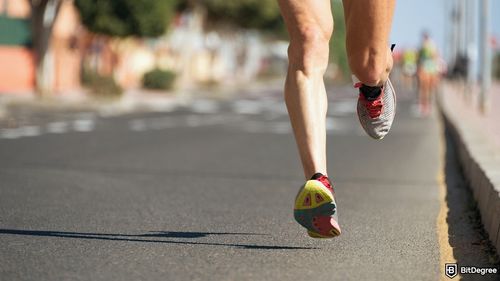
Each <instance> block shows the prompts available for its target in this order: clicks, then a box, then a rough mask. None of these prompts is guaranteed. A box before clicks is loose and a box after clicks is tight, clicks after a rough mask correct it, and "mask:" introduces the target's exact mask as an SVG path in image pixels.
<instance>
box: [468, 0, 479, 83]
mask: <svg viewBox="0 0 500 281" xmlns="http://www.w3.org/2000/svg"><path fill="white" fill-rule="evenodd" d="M476 13H477V10H476V2H475V1H467V7H466V15H467V16H466V21H467V24H466V28H467V30H466V42H467V44H466V46H467V58H468V60H469V64H468V69H467V86H468V88H469V90H471V89H472V86H473V85H474V82H475V75H474V74H475V73H476V71H475V70H476V62H477V41H476V33H475V28H476V19H477V17H476Z"/></svg>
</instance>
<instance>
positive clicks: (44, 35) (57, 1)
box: [28, 0, 63, 97]
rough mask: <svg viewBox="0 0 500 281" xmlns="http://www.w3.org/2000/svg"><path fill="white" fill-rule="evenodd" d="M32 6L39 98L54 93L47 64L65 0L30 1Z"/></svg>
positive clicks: (36, 86)
mask: <svg viewBox="0 0 500 281" xmlns="http://www.w3.org/2000/svg"><path fill="white" fill-rule="evenodd" d="M28 1H29V3H30V6H31V17H32V30H33V49H34V51H35V63H36V70H35V72H36V74H35V75H36V82H35V83H36V84H35V91H36V93H37V94H38V95H39V96H42V97H43V96H46V95H48V94H50V93H51V92H52V83H51V81H50V78H49V77H50V69H49V64H48V63H47V51H48V50H49V43H50V38H51V36H52V29H53V27H54V23H55V21H56V18H57V15H58V14H59V9H60V7H61V4H62V1H63V0H28Z"/></svg>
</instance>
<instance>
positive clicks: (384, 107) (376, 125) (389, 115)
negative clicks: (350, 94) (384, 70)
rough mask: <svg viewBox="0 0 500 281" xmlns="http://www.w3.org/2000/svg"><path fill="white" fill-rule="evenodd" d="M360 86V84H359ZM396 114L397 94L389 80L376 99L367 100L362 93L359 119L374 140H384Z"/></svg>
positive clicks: (359, 102)
mask: <svg viewBox="0 0 500 281" xmlns="http://www.w3.org/2000/svg"><path fill="white" fill-rule="evenodd" d="M358 85H359V84H358ZM395 114H396V93H395V92H394V87H393V86H392V83H391V81H390V80H389V79H387V81H386V82H385V83H384V85H383V86H382V92H381V93H380V95H379V96H378V97H377V98H375V99H367V98H366V97H365V95H364V94H363V93H362V92H361V91H360V93H359V97H358V118H359V122H360V123H361V126H362V127H363V129H365V132H366V133H367V134H368V135H369V136H370V137H372V138H374V139H379V140H380V139H383V138H384V137H385V135H387V133H388V132H389V130H390V129H391V126H392V121H393V120H394V115H395Z"/></svg>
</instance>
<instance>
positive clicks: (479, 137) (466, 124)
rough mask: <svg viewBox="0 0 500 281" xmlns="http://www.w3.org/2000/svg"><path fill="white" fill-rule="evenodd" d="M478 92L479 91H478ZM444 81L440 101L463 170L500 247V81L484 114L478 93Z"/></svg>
mask: <svg viewBox="0 0 500 281" xmlns="http://www.w3.org/2000/svg"><path fill="white" fill-rule="evenodd" d="M476 92H477V91H476ZM464 93H465V92H464V90H463V87H461V86H457V85H454V84H451V83H444V84H443V86H442V90H441V95H440V96H439V104H440V108H441V112H442V113H443V116H444V119H445V123H446V125H447V128H448V129H449V130H450V132H451V135H452V138H453V139H454V141H455V143H456V144H457V149H458V154H459V155H458V156H459V160H460V162H461V166H462V169H463V173H464V176H465V178H466V179H467V181H468V183H469V185H470V187H471V188H472V191H473V194H474V198H475V200H476V202H477V203H478V208H479V211H480V213H481V219H482V223H483V225H484V228H485V230H486V231H487V232H488V236H489V238H490V240H491V242H492V244H493V245H494V246H495V247H496V249H497V251H498V250H499V249H500V233H499V231H500V196H499V195H500V122H499V120H500V111H499V110H498V108H500V83H494V84H493V85H492V87H491V90H490V100H489V101H490V106H489V110H488V112H487V113H486V114H481V113H480V111H479V106H478V102H477V94H470V95H469V96H467V95H466V94H464Z"/></svg>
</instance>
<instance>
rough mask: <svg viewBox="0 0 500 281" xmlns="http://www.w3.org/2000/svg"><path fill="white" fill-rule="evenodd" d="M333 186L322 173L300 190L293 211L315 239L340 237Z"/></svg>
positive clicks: (317, 174)
mask: <svg viewBox="0 0 500 281" xmlns="http://www.w3.org/2000/svg"><path fill="white" fill-rule="evenodd" d="M334 193H335V192H334V191H333V186H332V184H331V182H330V180H329V179H328V177H326V176H324V175H323V174H321V173H316V174H315V175H314V176H312V178H311V179H310V180H308V181H307V182H306V183H305V184H304V186H302V188H301V189H300V190H299V192H298V194H297V197H296V198H295V207H294V210H293V213H294V217H295V220H296V221H297V222H298V223H299V224H300V225H302V226H303V227H305V228H306V229H307V233H308V234H309V236H311V237H313V238H333V237H335V236H338V235H340V233H341V231H340V226H339V224H338V217H337V204H336V203H335V198H334Z"/></svg>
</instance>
